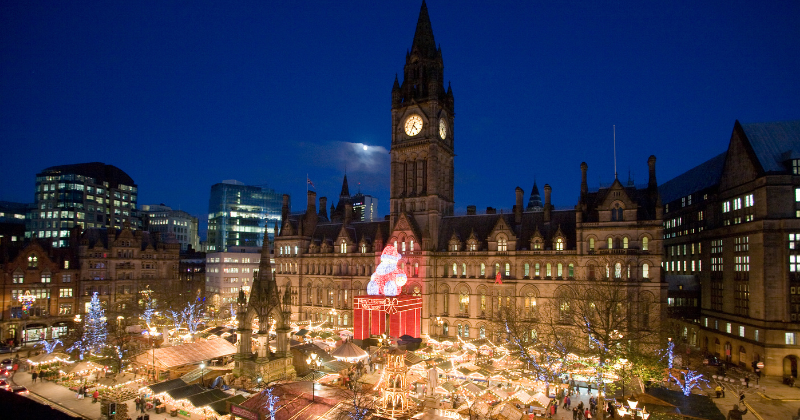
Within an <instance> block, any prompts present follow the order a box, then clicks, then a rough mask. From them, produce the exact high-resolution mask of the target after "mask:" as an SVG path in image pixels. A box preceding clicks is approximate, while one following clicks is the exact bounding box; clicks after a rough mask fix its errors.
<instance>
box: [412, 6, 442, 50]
mask: <svg viewBox="0 0 800 420" xmlns="http://www.w3.org/2000/svg"><path fill="white" fill-rule="evenodd" d="M415 50H416V52H418V53H419V54H420V55H421V56H422V57H423V58H434V59H435V58H436V51H437V49H436V41H435V40H434V39H433V28H432V27H431V18H430V16H428V6H427V5H426V4H425V0H422V6H421V7H420V8H419V18H418V19H417V30H416V31H415V32H414V42H413V43H412V44H411V52H412V53H414V52H415Z"/></svg>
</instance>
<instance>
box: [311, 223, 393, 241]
mask: <svg viewBox="0 0 800 420" xmlns="http://www.w3.org/2000/svg"><path fill="white" fill-rule="evenodd" d="M379 228H380V231H381V238H378V239H380V240H381V241H382V242H384V243H385V242H386V237H385V235H386V234H387V233H388V232H389V230H390V229H389V221H388V220H381V221H379V222H351V223H350V225H348V226H347V227H346V228H345V230H346V231H347V234H348V236H349V237H350V240H351V241H353V242H355V243H358V242H361V239H362V238H365V239H366V241H367V242H368V243H374V242H375V239H376V236H377V234H378V229H379ZM341 230H342V224H341V223H326V224H318V225H317V227H316V229H314V233H313V234H312V235H311V237H312V238H313V239H312V240H313V241H314V242H315V243H316V244H320V243H321V242H322V240H323V239H326V240H329V241H334V240H336V238H337V237H339V232H340V231H341Z"/></svg>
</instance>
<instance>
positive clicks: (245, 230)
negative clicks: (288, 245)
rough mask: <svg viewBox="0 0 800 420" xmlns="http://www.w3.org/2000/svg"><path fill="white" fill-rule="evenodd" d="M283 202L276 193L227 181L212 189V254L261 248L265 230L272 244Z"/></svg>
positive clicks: (209, 235) (209, 244) (210, 246)
mask: <svg viewBox="0 0 800 420" xmlns="http://www.w3.org/2000/svg"><path fill="white" fill-rule="evenodd" d="M282 203H283V198H282V196H281V194H279V193H276V192H275V190H273V189H270V188H264V187H260V186H253V185H244V184H243V183H241V182H239V181H236V180H226V181H222V182H221V183H219V184H214V185H213V186H211V198H210V199H209V200H208V244H207V247H206V250H207V251H208V252H225V251H226V250H227V249H228V247H231V246H248V247H256V248H258V249H260V248H261V246H262V244H263V242H262V241H263V239H264V231H265V230H264V229H265V227H266V231H267V233H268V235H269V241H270V242H272V241H273V239H274V231H273V229H274V228H273V227H274V225H275V223H276V222H279V221H280V219H281V205H282Z"/></svg>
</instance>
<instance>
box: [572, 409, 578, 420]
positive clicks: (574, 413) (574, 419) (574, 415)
mask: <svg viewBox="0 0 800 420" xmlns="http://www.w3.org/2000/svg"><path fill="white" fill-rule="evenodd" d="M572 420H578V407H573V408H572Z"/></svg>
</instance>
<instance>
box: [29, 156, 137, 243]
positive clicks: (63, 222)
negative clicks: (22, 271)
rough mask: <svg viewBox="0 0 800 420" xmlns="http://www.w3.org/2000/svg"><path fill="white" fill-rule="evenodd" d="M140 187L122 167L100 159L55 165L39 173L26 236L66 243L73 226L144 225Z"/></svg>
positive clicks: (111, 226)
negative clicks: (138, 203)
mask: <svg viewBox="0 0 800 420" xmlns="http://www.w3.org/2000/svg"><path fill="white" fill-rule="evenodd" d="M137 198H138V188H137V187H136V183H135V182H133V179H132V178H131V177H130V176H129V175H128V174H126V173H125V172H123V171H122V170H121V169H119V168H117V167H116V166H113V165H107V164H104V163H100V162H91V163H79V164H74V165H62V166H52V167H50V168H47V169H45V170H43V171H42V172H40V173H38V174H36V194H35V197H34V202H35V205H36V208H35V209H33V210H32V211H31V213H30V225H29V227H28V228H27V230H26V232H25V236H26V237H36V238H39V239H41V240H46V241H48V242H50V243H52V244H53V246H57V247H63V246H67V244H68V240H67V238H68V237H69V232H70V229H72V228H73V227H74V226H80V227H81V228H83V229H91V228H112V229H121V228H122V227H123V225H124V224H125V223H126V222H128V223H129V224H130V226H131V227H132V228H133V229H140V228H141V221H140V219H139V218H138V217H137V215H136V200H137Z"/></svg>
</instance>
